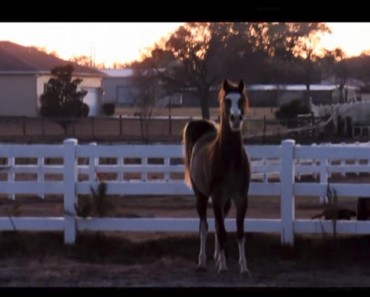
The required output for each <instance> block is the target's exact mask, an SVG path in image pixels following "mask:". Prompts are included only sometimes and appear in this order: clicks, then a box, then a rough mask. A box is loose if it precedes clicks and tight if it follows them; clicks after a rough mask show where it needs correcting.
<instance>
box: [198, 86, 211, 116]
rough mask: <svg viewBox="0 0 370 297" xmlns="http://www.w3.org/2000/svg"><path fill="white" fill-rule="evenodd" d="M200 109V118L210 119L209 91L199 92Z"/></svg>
mask: <svg viewBox="0 0 370 297" xmlns="http://www.w3.org/2000/svg"><path fill="white" fill-rule="evenodd" d="M199 94H200V109H201V111H202V118H203V119H204V120H209V119H210V113H209V90H208V89H206V90H200V91H199Z"/></svg>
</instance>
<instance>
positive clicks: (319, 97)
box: [247, 84, 358, 107]
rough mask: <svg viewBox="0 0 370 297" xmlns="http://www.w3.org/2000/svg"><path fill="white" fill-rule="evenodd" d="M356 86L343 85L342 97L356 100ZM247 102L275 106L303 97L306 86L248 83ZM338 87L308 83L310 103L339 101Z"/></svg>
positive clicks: (262, 105) (254, 104)
mask: <svg viewBox="0 0 370 297" xmlns="http://www.w3.org/2000/svg"><path fill="white" fill-rule="evenodd" d="M357 90H358V88H357V87H353V86H345V87H344V94H343V96H344V98H345V101H346V102H351V101H356V100H357ZM247 93H248V98H249V104H250V106H253V107H276V106H281V105H282V104H284V103H288V102H290V101H292V100H294V99H303V98H305V93H306V86H305V85H303V84H301V85H283V84H281V85H273V84H271V85H259V84H255V85H249V86H247ZM339 93H340V92H339V89H338V86H337V85H335V84H330V85H319V84H312V85H310V97H311V98H312V103H313V104H316V105H319V104H332V103H339Z"/></svg>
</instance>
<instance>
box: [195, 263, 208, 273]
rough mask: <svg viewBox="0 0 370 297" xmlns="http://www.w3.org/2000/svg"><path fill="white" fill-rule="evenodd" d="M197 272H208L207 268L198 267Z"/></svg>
mask: <svg viewBox="0 0 370 297" xmlns="http://www.w3.org/2000/svg"><path fill="white" fill-rule="evenodd" d="M195 271H196V272H206V271H207V267H206V266H199V265H198V266H197V268H196V269H195Z"/></svg>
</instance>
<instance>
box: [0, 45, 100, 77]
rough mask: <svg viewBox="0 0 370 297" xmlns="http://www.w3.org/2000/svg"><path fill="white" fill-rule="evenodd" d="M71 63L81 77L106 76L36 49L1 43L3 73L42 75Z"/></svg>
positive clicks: (0, 61)
mask: <svg viewBox="0 0 370 297" xmlns="http://www.w3.org/2000/svg"><path fill="white" fill-rule="evenodd" d="M67 63H71V64H72V65H73V67H74V71H75V73H78V74H79V75H83V74H85V75H89V76H92V75H96V76H104V74H103V73H102V72H100V71H99V70H97V69H95V68H90V67H85V66H80V65H78V64H76V63H72V62H70V61H65V60H62V59H60V58H58V57H55V56H53V55H49V54H46V53H44V52H42V51H39V50H37V49H36V48H34V47H26V46H22V45H19V44H16V43H13V42H10V41H0V72H1V73H24V72H26V73H40V72H41V73H42V72H50V71H51V70H52V69H53V68H54V67H56V66H61V65H65V64H67Z"/></svg>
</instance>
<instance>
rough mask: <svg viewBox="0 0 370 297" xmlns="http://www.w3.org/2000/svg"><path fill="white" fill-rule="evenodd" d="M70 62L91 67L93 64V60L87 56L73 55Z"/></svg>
mask: <svg viewBox="0 0 370 297" xmlns="http://www.w3.org/2000/svg"><path fill="white" fill-rule="evenodd" d="M70 61H71V62H73V63H76V64H78V65H80V66H86V67H92V66H93V62H92V60H91V58H90V57H88V56H84V55H82V56H73V57H72V58H71V59H70Z"/></svg>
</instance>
